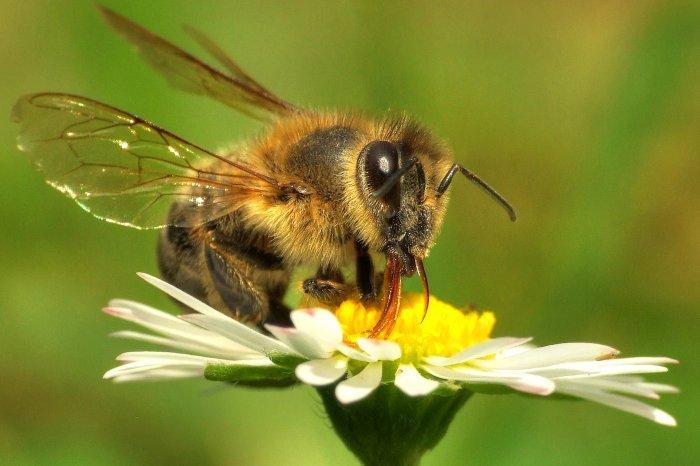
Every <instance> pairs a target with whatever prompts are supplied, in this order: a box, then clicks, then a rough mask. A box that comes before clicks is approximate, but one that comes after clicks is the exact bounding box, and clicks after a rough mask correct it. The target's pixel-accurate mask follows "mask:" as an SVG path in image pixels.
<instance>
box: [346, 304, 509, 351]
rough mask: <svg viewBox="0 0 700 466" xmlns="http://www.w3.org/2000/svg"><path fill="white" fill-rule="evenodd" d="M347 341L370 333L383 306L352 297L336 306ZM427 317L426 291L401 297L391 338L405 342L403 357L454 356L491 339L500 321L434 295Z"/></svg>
mask: <svg viewBox="0 0 700 466" xmlns="http://www.w3.org/2000/svg"><path fill="white" fill-rule="evenodd" d="M334 312H335V316H336V317H337V318H338V320H339V321H340V325H341V326H342V327H343V333H344V334H345V338H346V340H347V341H350V342H354V341H357V340H358V339H359V338H362V337H366V336H367V331H368V330H370V329H371V328H372V327H373V326H374V324H375V323H376V322H377V320H379V316H380V314H381V309H377V308H375V307H365V306H364V305H363V304H362V303H361V302H359V301H354V300H348V301H345V302H343V303H342V304H341V305H340V306H338V308H337V309H335V311H334ZM422 318H423V295H420V294H417V293H409V294H406V295H404V296H403V297H402V299H401V310H400V312H399V316H398V319H397V320H396V326H395V327H394V330H393V332H392V333H391V335H389V336H388V337H387V340H389V341H394V342H396V343H398V344H399V346H401V352H402V357H401V359H402V360H403V361H417V360H419V359H420V358H422V357H423V356H451V355H453V354H455V353H457V352H459V351H461V350H462V349H464V348H466V347H468V346H472V345H474V344H476V343H479V342H482V341H484V340H488V339H489V338H490V335H491V330H493V326H494V325H495V323H496V317H495V316H494V315H493V313H492V312H488V311H486V312H481V313H479V312H477V311H470V310H467V311H464V310H461V309H457V308H455V307H453V306H450V305H449V304H447V303H444V302H442V301H440V300H439V299H437V298H436V297H434V296H431V297H430V304H429V306H428V313H427V314H426V316H425V320H423V322H421V319H422Z"/></svg>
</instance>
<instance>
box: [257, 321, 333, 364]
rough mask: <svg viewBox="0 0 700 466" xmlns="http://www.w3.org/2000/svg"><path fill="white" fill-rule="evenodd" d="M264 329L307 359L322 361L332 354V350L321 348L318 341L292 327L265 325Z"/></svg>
mask: <svg viewBox="0 0 700 466" xmlns="http://www.w3.org/2000/svg"><path fill="white" fill-rule="evenodd" d="M265 328H266V329H268V330H269V331H270V333H272V334H273V335H274V336H275V338H277V339H278V340H280V341H281V342H283V343H284V344H286V345H287V346H289V347H290V348H292V349H293V350H294V351H296V352H297V353H299V354H301V355H302V356H304V357H305V358H307V359H324V358H329V357H330V356H331V355H332V354H333V351H332V350H330V351H329V350H328V349H326V347H324V346H321V344H320V342H319V341H318V340H316V339H315V338H313V337H312V336H311V335H309V334H308V333H306V332H300V331H299V330H297V329H295V328H292V327H278V326H277V325H266V326H265Z"/></svg>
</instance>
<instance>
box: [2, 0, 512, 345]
mask: <svg viewBox="0 0 700 466" xmlns="http://www.w3.org/2000/svg"><path fill="white" fill-rule="evenodd" d="M100 11H101V13H102V15H103V16H104V18H105V20H106V21H107V23H108V24H109V25H110V26H112V27H113V28H114V29H115V30H116V31H117V33H119V34H120V35H121V36H123V37H124V38H125V39H126V40H128V41H129V42H131V43H132V44H133V45H135V46H136V48H137V50H138V51H139V52H140V53H141V55H142V57H143V58H144V59H145V60H146V62H147V63H149V64H150V65H151V66H152V67H153V68H154V69H155V70H156V71H158V72H160V73H161V74H163V75H164V77H165V78H166V79H167V80H168V81H169V82H170V83H171V84H173V85H174V86H175V87H179V88H181V89H184V90H187V91H190V92H194V93H197V94H202V95H206V96H209V97H211V98H214V99H216V100H218V101H220V102H222V103H224V104H226V105H228V106H230V107H232V108H234V109H236V110H238V111H241V112H243V113H245V114H247V115H249V116H252V117H254V118H257V119H260V120H261V121H264V122H266V123H267V126H266V128H265V130H264V131H263V132H262V133H261V134H260V135H259V136H257V137H255V138H251V139H250V140H248V141H246V142H243V143H238V144H236V145H235V146H230V147H229V148H227V149H225V150H223V151H220V152H211V151H208V150H206V149H204V148H202V147H199V146H197V145H195V144H192V143H189V142H187V141H185V140H183V139H182V138H180V137H178V136H176V135H174V134H173V133H170V132H168V131H166V130H164V129H162V128H159V127H158V126H156V125H154V124H153V123H150V122H148V121H146V120H144V119H141V118H139V117H136V116H134V115H131V114H129V113H126V112H123V111H121V110H118V109H116V108H114V107H111V106H109V105H105V104H102V103H99V102H96V101H94V100H91V99H88V98H85V97H80V96H75V95H69V94H61V93H41V94H34V95H29V96H24V97H22V98H20V100H19V101H18V102H17V104H16V105H15V108H14V110H13V118H14V120H15V121H16V122H17V123H18V124H19V125H20V132H19V137H18V147H19V148H20V149H21V150H22V151H24V152H26V153H27V155H28V157H29V159H30V161H31V162H32V163H33V164H34V165H35V166H36V167H37V168H38V169H39V170H40V171H42V172H43V173H44V176H45V177H46V180H47V182H48V183H49V184H50V185H51V186H53V187H54V188H56V189H58V190H59V191H60V192H62V193H64V194H66V195H68V196H69V197H71V198H73V199H74V200H75V201H76V202H77V203H78V204H79V205H80V206H81V207H82V208H84V209H85V210H87V211H89V212H91V213H92V214H93V215H94V216H96V217H98V218H100V219H104V220H107V221H110V222H113V223H118V224H121V225H125V226H130V227H134V228H144V229H145V228H161V233H160V239H159V245H158V259H159V267H160V269H161V273H162V275H163V276H164V278H165V279H166V280H168V281H169V282H170V283H172V284H174V285H176V286H178V287H179V288H181V289H183V290H184V291H186V292H188V293H189V294H191V295H194V296H196V297H198V298H200V299H202V300H204V301H206V302H207V303H209V304H210V305H212V306H214V307H215V308H217V309H220V310H221V311H223V312H226V313H228V314H229V315H231V316H233V317H235V318H237V319H239V320H241V321H244V322H249V323H253V324H262V323H270V322H274V323H278V324H285V323H288V319H289V316H288V313H289V309H288V307H287V306H286V305H285V304H284V296H285V293H286V291H287V288H288V286H289V282H290V277H291V273H292V271H293V270H295V269H296V268H297V267H299V266H312V267H314V268H316V274H315V276H313V277H310V278H307V279H306V280H304V281H303V286H302V288H303V290H304V292H305V293H306V294H308V295H309V297H311V298H312V299H313V300H315V301H318V302H320V303H323V304H325V305H329V306H333V305H335V304H338V303H340V302H341V301H342V300H344V299H346V298H349V297H356V298H359V299H362V300H365V301H371V300H377V301H381V302H382V306H383V313H382V318H381V319H380V321H379V322H378V323H377V324H376V326H375V327H374V328H372V329H371V330H370V335H371V336H373V337H382V336H386V335H388V334H389V333H390V332H391V331H392V328H393V325H394V322H395V321H396V317H397V313H398V309H399V299H400V296H401V280H402V277H405V276H411V275H413V274H415V273H418V274H419V275H420V278H421V279H422V281H423V285H424V289H425V292H426V299H425V306H426V309H427V301H428V299H427V297H428V296H429V292H428V280H427V276H426V274H425V270H424V267H423V260H424V259H425V258H426V257H427V255H428V253H429V251H430V249H431V247H432V246H433V244H434V242H435V239H436V236H437V234H438V231H439V230H440V227H441V226H442V223H443V219H444V214H445V210H446V207H447V197H448V196H447V190H448V187H449V186H450V183H451V181H452V179H453V177H454V175H455V174H456V173H462V174H464V175H465V176H467V178H468V179H470V180H472V181H474V182H475V183H476V184H477V185H478V186H480V187H481V188H482V189H484V190H485V191H486V192H487V193H488V194H489V195H490V196H492V197H493V198H494V199H495V200H496V201H497V202H499V203H500V204H501V205H502V206H503V207H504V208H506V210H507V211H508V214H509V216H510V217H511V219H514V218H515V212H514V211H513V209H512V208H511V207H510V205H509V204H508V203H507V202H506V201H505V199H504V198H503V197H501V196H500V195H499V194H498V193H497V192H496V191H494V190H493V189H492V188H490V187H489V186H488V185H487V184H486V183H484V182H483V181H482V180H481V179H479V178H478V177H476V175H474V174H473V173H472V172H470V171H469V170H467V169H465V168H464V167H462V166H460V165H458V164H455V163H454V161H453V158H452V154H451V152H450V151H449V149H448V148H447V146H446V145H445V144H444V143H443V142H442V141H440V140H439V139H438V138H436V137H435V136H434V135H433V134H432V133H431V132H430V131H428V130H427V129H426V128H425V127H424V126H422V125H420V124H418V123H417V122H416V121H415V120H412V119H411V118H408V117H407V116H406V115H390V116H387V117H385V118H383V119H374V118H372V117H370V116H367V115H365V114H362V113H359V112H351V111H345V112H341V111H314V110H310V109H304V108H300V107H297V106H295V105H293V104H291V103H289V102H286V101H284V100H283V99H281V98H279V97H278V96H276V95H275V94H273V93H272V92H271V91H269V90H268V89H266V88H265V87H264V86H262V85H261V84H260V83H258V82H257V81H255V80H254V79H253V78H252V77H251V76H250V75H248V74H247V73H246V72H245V71H243V70H242V69H241V68H240V67H239V66H238V65H236V64H235V62H234V61H233V60H232V59H230V58H229V57H228V56H227V55H225V54H224V53H223V51H222V49H221V48H219V47H218V46H216V45H214V43H213V42H212V41H211V40H209V39H208V38H207V37H206V36H205V35H204V34H203V33H201V32H199V31H196V30H194V29H191V28H188V29H187V31H188V33H189V34H190V35H191V36H192V37H193V38H194V39H195V40H196V41H197V42H199V44H200V45H201V46H202V47H203V48H204V49H206V50H207V51H208V52H209V53H210V54H211V55H212V57H213V58H214V59H216V60H217V61H218V62H219V63H220V64H221V65H222V66H223V67H224V68H225V69H226V71H227V72H223V71H220V70H218V69H215V68H213V67H212V66H210V65H208V64H206V63H204V62H203V61H201V60H199V59H197V58H195V57H194V56H192V55H190V54H189V53H187V52H185V51H183V50H182V49H180V48H178V47H176V46H175V45H173V44H171V43H170V42H168V41H166V40H165V39H163V38H161V37H158V36H157V35H155V34H153V33H152V32H150V31H148V30H147V29H144V28H143V27H141V26H139V25H138V24H136V23H134V22H132V21H130V20H129V19H127V18H125V17H123V16H121V15H119V14H117V13H115V12H113V11H111V10H108V9H106V8H102V7H100ZM373 255H374V256H383V257H384V258H385V259H386V267H385V270H384V272H383V274H381V273H376V272H375V269H374V264H373ZM352 265H354V267H355V278H354V280H349V281H346V279H345V274H346V271H347V270H346V269H347V268H348V266H352Z"/></svg>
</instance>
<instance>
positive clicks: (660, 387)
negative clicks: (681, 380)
mask: <svg viewBox="0 0 700 466" xmlns="http://www.w3.org/2000/svg"><path fill="white" fill-rule="evenodd" d="M638 385H639V386H641V387H643V388H648V389H649V390H654V391H655V392H656V393H669V394H674V393H680V390H679V389H678V387H674V386H673V385H668V384H665V383H652V382H640V383H638Z"/></svg>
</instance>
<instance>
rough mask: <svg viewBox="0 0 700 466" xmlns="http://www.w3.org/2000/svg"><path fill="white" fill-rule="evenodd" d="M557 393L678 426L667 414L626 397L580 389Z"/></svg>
mask: <svg viewBox="0 0 700 466" xmlns="http://www.w3.org/2000/svg"><path fill="white" fill-rule="evenodd" d="M557 391H558V392H560V393H564V394H566V395H571V396H575V397H578V398H583V399H584V400H589V401H594V402H596V403H600V404H602V405H605V406H610V407H612V408H616V409H619V410H622V411H627V412H628V413H632V414H636V415H637V416H642V417H644V418H647V419H651V420H652V421H654V422H657V423H659V424H663V425H665V426H675V425H676V420H675V419H674V418H673V416H671V415H670V414H668V413H667V412H665V411H662V410H661V409H659V408H655V407H653V406H650V405H648V404H646V403H642V402H641V401H638V400H635V399H632V398H628V397H626V396H621V395H614V394H612V393H605V392H602V391H599V390H584V389H580V388H576V389H573V388H565V389H559V390H557Z"/></svg>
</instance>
